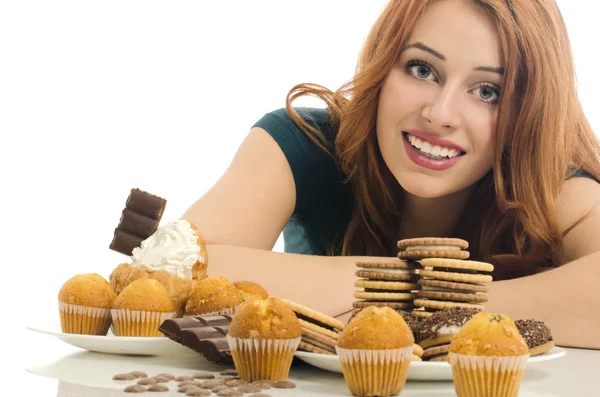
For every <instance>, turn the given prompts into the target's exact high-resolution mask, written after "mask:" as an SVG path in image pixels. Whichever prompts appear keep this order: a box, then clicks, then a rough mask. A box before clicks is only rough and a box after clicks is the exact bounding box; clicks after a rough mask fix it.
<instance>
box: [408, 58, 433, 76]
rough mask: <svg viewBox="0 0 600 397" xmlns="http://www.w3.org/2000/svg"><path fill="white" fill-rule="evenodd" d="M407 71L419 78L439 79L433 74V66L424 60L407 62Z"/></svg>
mask: <svg viewBox="0 0 600 397" xmlns="http://www.w3.org/2000/svg"><path fill="white" fill-rule="evenodd" d="M406 72H407V73H408V74H409V75H410V76H412V77H414V78H416V79H419V80H431V81H436V80H437V79H436V77H435V75H434V74H433V67H432V66H431V65H430V64H428V63H427V62H424V61H419V60H414V61H410V62H408V63H407V64H406Z"/></svg>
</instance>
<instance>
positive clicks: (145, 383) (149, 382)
mask: <svg viewBox="0 0 600 397" xmlns="http://www.w3.org/2000/svg"><path fill="white" fill-rule="evenodd" d="M157 383H158V382H157V380H156V379H154V378H143V379H140V380H138V382H137V384H138V385H143V386H148V385H155V384H157Z"/></svg>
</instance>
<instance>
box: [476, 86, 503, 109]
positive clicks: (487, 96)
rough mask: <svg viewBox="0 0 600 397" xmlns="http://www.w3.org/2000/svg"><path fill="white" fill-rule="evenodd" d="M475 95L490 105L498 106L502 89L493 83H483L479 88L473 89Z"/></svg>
mask: <svg viewBox="0 0 600 397" xmlns="http://www.w3.org/2000/svg"><path fill="white" fill-rule="evenodd" d="M473 93H474V94H475V95H476V96H477V98H479V99H480V100H482V101H483V102H486V103H489V104H492V105H493V104H496V103H498V100H499V99H500V88H498V86H496V85H494V84H491V83H482V84H481V85H480V86H479V87H477V88H475V89H473Z"/></svg>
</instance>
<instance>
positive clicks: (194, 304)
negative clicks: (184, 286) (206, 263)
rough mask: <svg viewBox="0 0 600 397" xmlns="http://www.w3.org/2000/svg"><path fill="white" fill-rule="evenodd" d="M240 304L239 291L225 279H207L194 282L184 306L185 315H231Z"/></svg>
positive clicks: (217, 277)
mask: <svg viewBox="0 0 600 397" xmlns="http://www.w3.org/2000/svg"><path fill="white" fill-rule="evenodd" d="M242 302H243V300H242V295H241V293H240V291H239V290H238V289H237V288H236V287H235V286H234V285H233V284H231V283H230V282H229V281H228V280H227V279H226V278H224V277H221V276H215V277H208V278H205V279H204V280H200V281H197V282H194V286H193V288H192V292H190V296H189V298H188V299H187V303H186V305H185V315H186V316H215V315H226V314H228V315H231V314H233V313H234V312H235V309H236V307H237V306H239V305H240V304H241V303H242Z"/></svg>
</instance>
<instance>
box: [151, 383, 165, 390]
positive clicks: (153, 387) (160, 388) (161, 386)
mask: <svg viewBox="0 0 600 397" xmlns="http://www.w3.org/2000/svg"><path fill="white" fill-rule="evenodd" d="M148 391H169V388H168V387H167V386H165V385H163V384H160V383H157V384H156V385H152V386H150V387H149V388H148Z"/></svg>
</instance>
